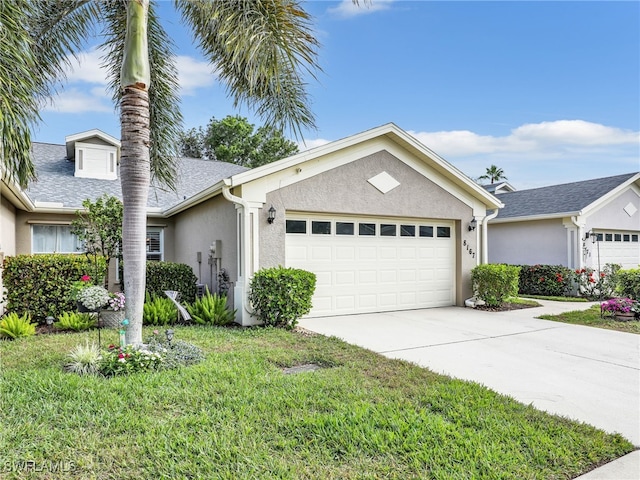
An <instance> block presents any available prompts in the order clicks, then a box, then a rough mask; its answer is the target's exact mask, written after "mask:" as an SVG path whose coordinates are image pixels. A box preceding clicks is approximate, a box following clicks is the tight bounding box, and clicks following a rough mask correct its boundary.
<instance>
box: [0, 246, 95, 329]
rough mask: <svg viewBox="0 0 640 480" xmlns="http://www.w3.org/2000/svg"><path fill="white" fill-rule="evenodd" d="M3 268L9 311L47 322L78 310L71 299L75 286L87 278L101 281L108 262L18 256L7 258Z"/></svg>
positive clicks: (81, 256) (80, 257) (47, 255)
mask: <svg viewBox="0 0 640 480" xmlns="http://www.w3.org/2000/svg"><path fill="white" fill-rule="evenodd" d="M3 268H4V272H3V274H2V281H3V284H4V288H5V289H6V296H5V300H6V302H7V304H6V307H7V310H8V311H10V312H15V313H17V314H18V315H23V314H25V313H29V314H30V315H31V318H32V319H33V320H35V321H37V322H38V323H44V321H45V318H46V317H47V316H48V315H51V316H53V317H54V318H57V317H58V315H60V314H61V313H62V312H67V311H73V310H75V309H76V303H75V302H74V301H72V300H70V299H69V291H70V290H71V284H72V283H73V282H75V281H78V280H80V277H82V276H83V275H89V276H90V277H91V279H92V280H93V281H94V282H95V281H97V280H100V281H101V280H102V278H103V277H104V275H105V272H106V263H105V261H104V258H102V257H97V262H96V263H94V262H93V260H91V259H88V258H87V257H86V256H84V255H63V254H44V255H18V256H15V257H6V258H5V259H4V263H3Z"/></svg>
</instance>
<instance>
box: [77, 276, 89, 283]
mask: <svg viewBox="0 0 640 480" xmlns="http://www.w3.org/2000/svg"><path fill="white" fill-rule="evenodd" d="M80 280H82V281H83V282H90V281H91V277H90V276H89V275H82V277H80Z"/></svg>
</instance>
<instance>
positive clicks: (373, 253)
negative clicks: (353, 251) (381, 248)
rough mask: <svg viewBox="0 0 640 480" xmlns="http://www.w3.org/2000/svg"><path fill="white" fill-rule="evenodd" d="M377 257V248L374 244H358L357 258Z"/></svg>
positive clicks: (369, 258)
mask: <svg viewBox="0 0 640 480" xmlns="http://www.w3.org/2000/svg"><path fill="white" fill-rule="evenodd" d="M377 258H378V250H377V249H376V247H374V246H359V247H358V260H376V259H377Z"/></svg>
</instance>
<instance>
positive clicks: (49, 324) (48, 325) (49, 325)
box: [45, 316, 55, 333]
mask: <svg viewBox="0 0 640 480" xmlns="http://www.w3.org/2000/svg"><path fill="white" fill-rule="evenodd" d="M54 320H55V318H53V317H52V316H48V317H47V318H45V321H46V322H47V328H48V329H49V333H51V327H52V326H53V322H54Z"/></svg>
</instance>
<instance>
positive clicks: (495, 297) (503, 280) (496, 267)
mask: <svg viewBox="0 0 640 480" xmlns="http://www.w3.org/2000/svg"><path fill="white" fill-rule="evenodd" d="M519 274H520V267H516V266H513V265H503V264H485V265H478V266H477V267H475V268H474V269H473V270H471V281H472V283H473V291H474V292H475V294H476V296H477V297H478V298H479V299H481V300H483V301H484V302H485V303H486V304H487V305H489V306H491V307H497V306H500V305H502V303H503V302H504V300H505V299H506V298H507V297H514V296H516V295H518V279H519Z"/></svg>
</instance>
